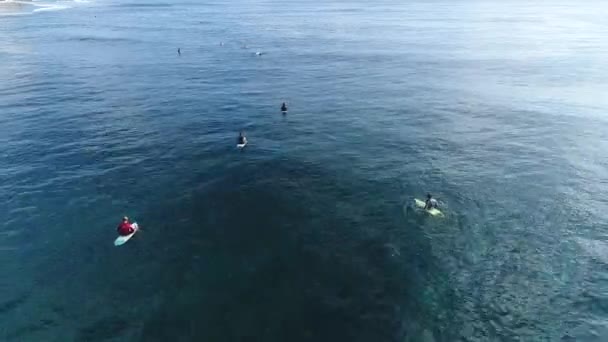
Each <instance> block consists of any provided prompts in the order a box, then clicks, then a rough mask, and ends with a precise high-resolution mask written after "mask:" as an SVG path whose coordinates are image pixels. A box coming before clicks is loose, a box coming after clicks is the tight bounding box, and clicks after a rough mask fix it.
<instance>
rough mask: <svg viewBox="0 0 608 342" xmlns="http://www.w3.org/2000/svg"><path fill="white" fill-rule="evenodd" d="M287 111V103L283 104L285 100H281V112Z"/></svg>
mask: <svg viewBox="0 0 608 342" xmlns="http://www.w3.org/2000/svg"><path fill="white" fill-rule="evenodd" d="M286 111H287V105H286V104H285V102H283V104H282V105H281V112H286Z"/></svg>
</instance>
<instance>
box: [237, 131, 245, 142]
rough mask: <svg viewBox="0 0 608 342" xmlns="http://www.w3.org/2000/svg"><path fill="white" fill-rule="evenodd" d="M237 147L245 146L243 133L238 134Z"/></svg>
mask: <svg viewBox="0 0 608 342" xmlns="http://www.w3.org/2000/svg"><path fill="white" fill-rule="evenodd" d="M236 143H237V145H245V144H247V138H246V137H245V133H244V132H243V131H241V132H240V133H239V138H238V140H237V142H236Z"/></svg>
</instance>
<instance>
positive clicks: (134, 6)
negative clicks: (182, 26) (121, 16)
mask: <svg viewBox="0 0 608 342" xmlns="http://www.w3.org/2000/svg"><path fill="white" fill-rule="evenodd" d="M172 6H173V5H172V4H154V3H143V4H133V3H130V4H119V5H116V7H128V8H138V7H140V8H145V7H172Z"/></svg>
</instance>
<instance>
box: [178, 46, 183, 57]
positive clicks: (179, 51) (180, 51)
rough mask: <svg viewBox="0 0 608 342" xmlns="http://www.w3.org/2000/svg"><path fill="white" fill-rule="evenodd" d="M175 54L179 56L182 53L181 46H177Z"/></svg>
mask: <svg viewBox="0 0 608 342" xmlns="http://www.w3.org/2000/svg"><path fill="white" fill-rule="evenodd" d="M177 54H178V55H180V56H181V55H182V48H177Z"/></svg>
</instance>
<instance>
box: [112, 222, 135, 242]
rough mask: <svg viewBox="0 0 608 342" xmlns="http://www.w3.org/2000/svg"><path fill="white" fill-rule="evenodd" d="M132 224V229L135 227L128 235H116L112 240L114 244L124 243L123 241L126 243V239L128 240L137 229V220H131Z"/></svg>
mask: <svg viewBox="0 0 608 342" xmlns="http://www.w3.org/2000/svg"><path fill="white" fill-rule="evenodd" d="M132 226H133V229H135V231H134V232H133V233H131V234H129V235H121V236H119V237H117V238H116V240H114V246H121V245H124V244H125V243H127V241H129V240H130V239H131V238H132V237H133V235H135V233H137V231H138V230H139V226H138V225H137V222H133V224H132Z"/></svg>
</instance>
